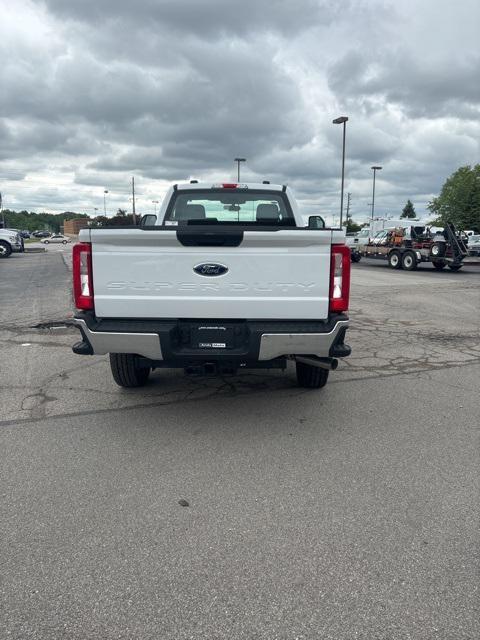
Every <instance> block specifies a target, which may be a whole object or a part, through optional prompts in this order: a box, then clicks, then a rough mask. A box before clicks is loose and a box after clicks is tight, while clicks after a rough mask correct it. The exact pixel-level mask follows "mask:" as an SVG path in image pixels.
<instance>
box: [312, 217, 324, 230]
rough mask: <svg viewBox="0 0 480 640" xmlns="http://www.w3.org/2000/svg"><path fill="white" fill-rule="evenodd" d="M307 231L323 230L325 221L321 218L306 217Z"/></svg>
mask: <svg viewBox="0 0 480 640" xmlns="http://www.w3.org/2000/svg"><path fill="white" fill-rule="evenodd" d="M308 228H309V229H325V220H324V219H323V218H322V216H309V217H308Z"/></svg>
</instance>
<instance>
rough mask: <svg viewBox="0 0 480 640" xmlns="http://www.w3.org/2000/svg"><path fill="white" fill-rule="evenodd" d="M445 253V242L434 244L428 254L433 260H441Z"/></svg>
mask: <svg viewBox="0 0 480 640" xmlns="http://www.w3.org/2000/svg"><path fill="white" fill-rule="evenodd" d="M445 251H446V246H445V242H434V243H433V244H432V248H431V249H430V253H431V255H432V256H433V257H434V258H442V257H443V256H444V255H445Z"/></svg>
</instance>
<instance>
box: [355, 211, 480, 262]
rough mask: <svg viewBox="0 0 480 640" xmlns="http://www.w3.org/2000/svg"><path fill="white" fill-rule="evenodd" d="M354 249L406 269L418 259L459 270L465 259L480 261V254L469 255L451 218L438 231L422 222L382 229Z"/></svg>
mask: <svg viewBox="0 0 480 640" xmlns="http://www.w3.org/2000/svg"><path fill="white" fill-rule="evenodd" d="M357 251H358V252H359V253H360V255H361V256H364V257H365V258H373V259H375V260H387V261H388V264H389V266H390V267H391V268H392V269H405V270H406V271H413V270H414V269H416V268H417V266H418V265H419V264H420V263H421V262H431V263H432V264H433V266H434V268H435V269H437V270H438V271H441V270H442V269H444V268H445V267H446V266H448V268H449V269H451V270H452V271H459V269H461V268H462V266H463V265H464V264H466V263H468V264H471V263H478V264H480V258H476V257H472V256H470V255H469V252H468V249H467V246H466V244H465V242H464V240H463V238H462V235H461V234H460V233H459V232H458V231H457V230H456V229H455V226H454V225H453V224H452V223H451V222H447V223H446V225H445V227H444V229H443V231H437V232H433V231H431V229H430V228H429V227H426V226H422V225H411V226H407V227H395V228H394V229H383V230H381V231H378V232H377V233H376V234H375V236H374V237H373V238H371V239H370V240H369V241H368V242H367V243H366V244H365V245H363V246H359V247H358V248H357Z"/></svg>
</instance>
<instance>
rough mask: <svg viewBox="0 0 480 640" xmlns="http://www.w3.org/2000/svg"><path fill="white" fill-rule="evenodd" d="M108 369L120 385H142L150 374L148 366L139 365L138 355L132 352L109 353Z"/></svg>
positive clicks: (128, 386)
mask: <svg viewBox="0 0 480 640" xmlns="http://www.w3.org/2000/svg"><path fill="white" fill-rule="evenodd" d="M110 369H111V371H112V376H113V379H114V380H115V382H116V383H117V384H118V385H119V386H120V387H127V388H130V387H143V386H144V385H145V384H146V383H147V380H148V376H149V375H150V368H149V367H148V368H147V367H140V366H139V364H138V356H136V355H135V354H133V353H111V354H110Z"/></svg>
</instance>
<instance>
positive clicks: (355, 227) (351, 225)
mask: <svg viewBox="0 0 480 640" xmlns="http://www.w3.org/2000/svg"><path fill="white" fill-rule="evenodd" d="M343 226H344V227H345V230H346V232H347V233H356V232H357V231H360V229H361V228H362V227H361V226H360V225H359V224H357V223H356V222H354V221H353V220H352V219H351V218H348V220H347V221H346V222H344V223H343Z"/></svg>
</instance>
